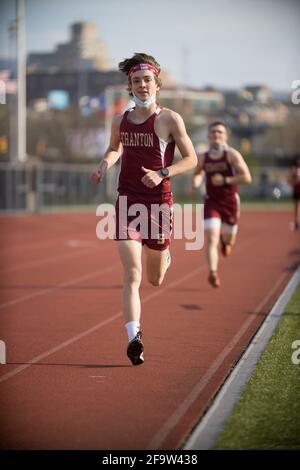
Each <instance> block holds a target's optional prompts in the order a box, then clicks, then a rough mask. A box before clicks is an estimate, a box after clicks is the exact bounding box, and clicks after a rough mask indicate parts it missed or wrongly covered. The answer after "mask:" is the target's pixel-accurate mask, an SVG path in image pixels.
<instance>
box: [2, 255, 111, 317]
mask: <svg viewBox="0 0 300 470" xmlns="http://www.w3.org/2000/svg"><path fill="white" fill-rule="evenodd" d="M119 266H120V264H119V263H115V264H113V265H112V266H109V267H107V268H104V269H101V270H97V271H93V272H92V273H89V274H85V275H84V276H80V277H76V278H74V279H71V280H69V281H67V282H62V283H60V284H57V285H56V286H53V287H47V289H41V290H39V291H37V292H32V293H31V294H27V295H24V296H23V297H19V298H17V299H14V300H9V301H7V302H4V303H3V304H0V310H1V309H3V308H5V307H9V306H10V305H16V304H19V303H21V302H25V301H26V300H30V299H33V298H35V297H40V296H42V295H46V294H49V293H50V292H54V291H56V290H59V289H63V288H65V287H68V286H72V285H74V284H78V283H80V282H82V281H85V280H87V279H91V278H93V277H96V276H102V275H103V274H106V273H108V272H110V271H114V270H115V269H118V267H119Z"/></svg>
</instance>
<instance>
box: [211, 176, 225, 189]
mask: <svg viewBox="0 0 300 470" xmlns="http://www.w3.org/2000/svg"><path fill="white" fill-rule="evenodd" d="M211 182H212V184H213V185H214V186H224V184H225V178H224V176H223V175H221V173H216V174H215V175H213V176H212V177H211Z"/></svg>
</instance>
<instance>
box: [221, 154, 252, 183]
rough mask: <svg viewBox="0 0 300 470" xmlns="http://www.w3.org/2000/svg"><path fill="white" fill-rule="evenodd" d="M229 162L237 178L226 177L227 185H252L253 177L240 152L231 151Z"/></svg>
mask: <svg viewBox="0 0 300 470" xmlns="http://www.w3.org/2000/svg"><path fill="white" fill-rule="evenodd" d="M229 161H230V163H231V165H232V166H233V168H234V169H235V171H236V175H235V176H226V183H227V184H251V183H252V176H251V173H250V171H249V168H248V166H247V164H246V162H245V160H244V159H243V157H242V155H241V154H240V152H238V151H237V150H235V149H233V148H231V149H230V150H229Z"/></svg>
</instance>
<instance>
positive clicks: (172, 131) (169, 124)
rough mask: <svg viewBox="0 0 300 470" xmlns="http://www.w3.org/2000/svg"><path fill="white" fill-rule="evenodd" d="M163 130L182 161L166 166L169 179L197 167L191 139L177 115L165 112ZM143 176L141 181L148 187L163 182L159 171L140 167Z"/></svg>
mask: <svg viewBox="0 0 300 470" xmlns="http://www.w3.org/2000/svg"><path fill="white" fill-rule="evenodd" d="M165 116H166V117H165V122H164V126H163V127H164V128H165V132H166V133H168V135H169V137H172V138H173V139H174V141H175V143H176V145H177V147H178V149H179V152H180V154H181V156H182V160H180V161H178V162H176V163H174V164H173V165H170V166H168V167H167V168H168V170H169V177H171V176H176V175H180V174H181V173H184V172H185V171H189V170H192V169H193V168H195V166H196V165H197V155H196V152H195V149H194V146H193V144H192V142H191V139H190V138H189V136H188V135H187V132H186V129H185V125H184V122H183V119H182V117H181V116H179V114H177V113H175V112H174V111H170V110H166V113H165ZM142 170H143V171H144V172H145V175H144V176H143V178H142V179H141V181H142V183H143V184H144V185H145V186H147V187H149V188H154V187H155V186H157V185H159V184H160V183H161V181H162V180H163V176H162V175H161V173H160V171H152V170H149V169H147V168H144V167H142Z"/></svg>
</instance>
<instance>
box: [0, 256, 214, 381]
mask: <svg viewBox="0 0 300 470" xmlns="http://www.w3.org/2000/svg"><path fill="white" fill-rule="evenodd" d="M205 268H206V265H202V266H200V267H198V268H196V269H194V270H193V271H191V272H190V273H189V274H187V275H186V276H183V277H181V278H180V279H178V280H177V281H174V282H172V283H170V284H169V285H168V286H166V287H163V288H161V289H160V290H159V291H156V292H153V293H152V294H149V295H148V296H147V297H145V299H144V300H143V301H142V302H141V303H142V304H143V305H144V304H145V303H147V302H149V301H150V300H152V299H154V298H155V297H158V296H159V295H162V294H163V293H164V292H166V291H168V290H169V289H172V288H173V287H175V286H177V285H179V284H181V283H182V282H184V281H186V280H188V279H190V278H191V277H193V276H195V275H196V274H198V273H199V272H201V271H203V269H205ZM122 314H123V312H122V310H121V311H119V312H117V313H116V314H115V315H112V316H111V317H109V318H107V319H106V320H104V321H102V322H100V323H98V324H97V325H95V326H93V327H92V328H89V329H88V330H85V331H83V332H82V333H79V334H78V335H76V336H73V337H72V338H70V339H68V340H67V341H64V342H63V343H61V344H59V345H58V346H55V347H54V348H51V349H49V350H48V351H46V352H44V353H42V354H40V355H38V356H36V357H34V358H33V359H30V360H29V361H28V362H27V364H23V365H22V366H19V367H16V368H15V369H14V370H12V371H11V372H8V373H7V374H4V375H3V376H2V377H0V383H1V382H4V381H5V380H8V379H9V378H11V377H14V376H15V375H16V374H19V373H20V372H22V371H23V370H25V369H28V367H30V366H31V365H32V364H36V363H37V362H39V361H41V360H42V359H45V358H46V357H48V356H50V355H51V354H54V353H56V352H57V351H60V350H61V349H63V348H65V347H66V346H69V345H70V344H72V343H75V341H78V340H80V339H81V338H84V337H85V336H87V335H89V334H91V333H94V332H95V331H97V330H99V329H100V328H102V327H104V326H106V325H108V324H109V323H111V322H113V321H114V320H116V319H117V318H120V317H121V316H122Z"/></svg>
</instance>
